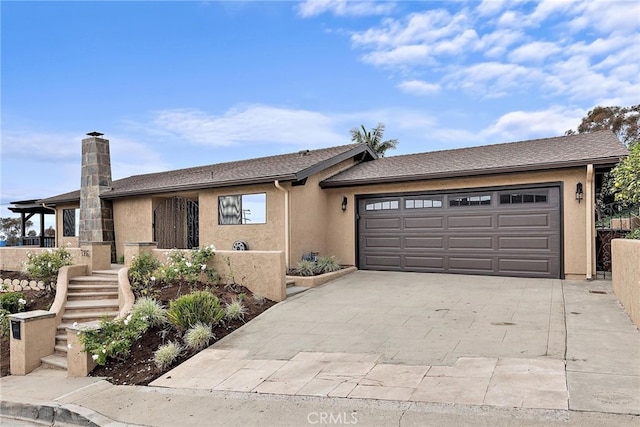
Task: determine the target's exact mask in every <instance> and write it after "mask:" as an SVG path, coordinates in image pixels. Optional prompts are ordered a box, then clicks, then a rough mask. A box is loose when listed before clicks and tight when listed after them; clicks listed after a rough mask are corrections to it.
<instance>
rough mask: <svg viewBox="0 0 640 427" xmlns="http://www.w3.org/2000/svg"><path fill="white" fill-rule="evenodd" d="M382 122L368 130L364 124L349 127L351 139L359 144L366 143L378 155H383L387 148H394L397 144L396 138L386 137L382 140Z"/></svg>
mask: <svg viewBox="0 0 640 427" xmlns="http://www.w3.org/2000/svg"><path fill="white" fill-rule="evenodd" d="M383 136H384V123H378V126H376V127H374V128H373V129H371V130H370V131H368V130H367V129H366V128H365V127H364V125H361V126H360V128H353V129H351V141H353V142H357V143H359V144H362V143H366V144H367V145H368V146H369V147H370V148H371V149H372V150H373V151H375V152H376V153H377V154H378V156H380V157H384V154H385V153H386V151H387V150H390V149H395V148H396V146H397V145H398V140H397V139H387V140H386V141H383V140H382V138H383Z"/></svg>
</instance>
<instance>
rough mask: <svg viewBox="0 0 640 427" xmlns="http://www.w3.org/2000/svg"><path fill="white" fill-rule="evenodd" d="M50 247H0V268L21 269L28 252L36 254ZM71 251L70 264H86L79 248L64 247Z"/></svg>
mask: <svg viewBox="0 0 640 427" xmlns="http://www.w3.org/2000/svg"><path fill="white" fill-rule="evenodd" d="M49 249H50V248H36V247H24V248H23V247H7V248H0V270H6V271H22V270H24V265H25V263H26V262H27V261H28V260H29V257H28V255H27V254H28V253H31V254H33V255H38V254H41V253H43V252H46V251H48V250H49ZM66 249H67V251H68V252H70V253H71V259H72V264H86V263H87V257H83V256H82V251H81V250H80V248H66Z"/></svg>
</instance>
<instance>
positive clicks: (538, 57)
mask: <svg viewBox="0 0 640 427" xmlns="http://www.w3.org/2000/svg"><path fill="white" fill-rule="evenodd" d="M561 51H562V49H561V48H560V47H559V46H558V45H557V44H555V43H551V42H542V41H536V42H532V43H528V44H524V45H522V46H519V47H518V48H516V49H514V50H513V51H512V52H511V53H510V54H509V59H510V60H511V61H513V62H519V63H522V62H543V61H544V60H545V59H547V57H549V56H553V55H555V54H557V53H558V52H561Z"/></svg>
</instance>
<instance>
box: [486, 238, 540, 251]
mask: <svg viewBox="0 0 640 427" xmlns="http://www.w3.org/2000/svg"><path fill="white" fill-rule="evenodd" d="M551 240H552V239H551V238H550V237H549V236H517V237H516V236H513V237H499V238H498V249H513V250H532V249H534V250H535V249H537V250H549V249H550V248H551Z"/></svg>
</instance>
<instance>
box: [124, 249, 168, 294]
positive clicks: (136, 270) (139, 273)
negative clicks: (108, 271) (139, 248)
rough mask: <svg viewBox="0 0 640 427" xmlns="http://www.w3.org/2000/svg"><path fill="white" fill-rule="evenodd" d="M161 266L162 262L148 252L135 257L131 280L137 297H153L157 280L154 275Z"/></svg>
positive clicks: (130, 269) (132, 288)
mask: <svg viewBox="0 0 640 427" xmlns="http://www.w3.org/2000/svg"><path fill="white" fill-rule="evenodd" d="M161 265H162V264H161V263H160V261H158V260H157V259H156V257H154V256H153V254H151V253H148V252H145V253H141V254H140V255H138V256H135V257H133V259H132V260H131V266H130V267H129V280H130V282H131V290H132V291H133V294H134V295H135V296H136V297H142V296H151V295H153V294H154V293H155V290H154V287H155V286H156V279H155V277H154V276H153V275H154V273H155V271H156V270H157V269H158V268H160V266H161Z"/></svg>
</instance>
